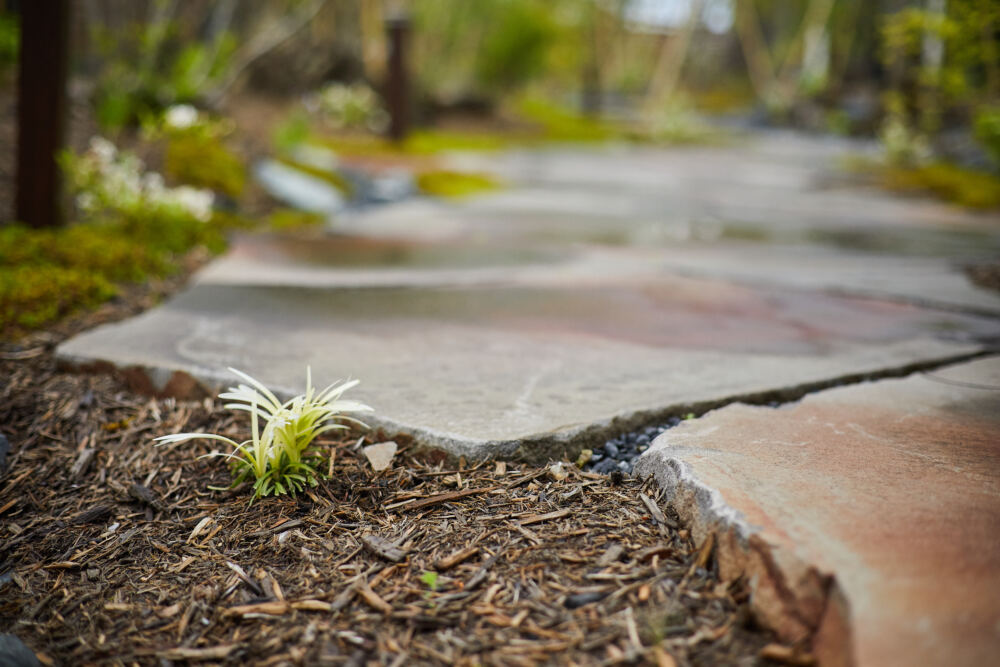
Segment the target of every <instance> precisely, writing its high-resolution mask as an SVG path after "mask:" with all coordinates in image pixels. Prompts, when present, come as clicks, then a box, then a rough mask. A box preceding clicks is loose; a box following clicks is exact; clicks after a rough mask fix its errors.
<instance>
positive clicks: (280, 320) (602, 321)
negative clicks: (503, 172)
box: [59, 277, 992, 458]
mask: <svg viewBox="0 0 1000 667" xmlns="http://www.w3.org/2000/svg"><path fill="white" fill-rule="evenodd" d="M980 327H986V328H990V327H992V322H989V321H980V320H979V319H977V318H970V317H965V316H960V315H957V314H951V313H944V312H928V311H924V310H921V309H918V308H914V307H912V306H906V305H900V304H892V303H883V302H876V301H869V300H861V299H849V298H843V297H836V296H829V295H822V294H812V293H802V292H796V291H776V290H773V289H772V290H768V291H766V292H761V291H756V290H753V289H750V288H745V287H740V286H736V285H732V284H728V283H720V282H714V281H704V280H693V279H682V278H671V277H664V278H661V279H660V280H659V281H657V282H655V283H645V282H639V283H633V284H628V285H611V286H608V285H604V286H600V285H597V286H589V287H582V286H577V287H536V288H529V287H472V288H458V287H454V288H426V287H425V288H420V289H407V288H386V289H309V288H292V287H287V286H284V287H272V286H263V287H261V286H232V285H212V284H206V283H200V284H198V285H196V286H195V287H194V288H192V289H191V290H190V291H188V292H187V293H185V294H182V295H180V296H179V297H177V298H175V299H174V300H173V301H171V302H170V303H168V304H166V305H164V306H162V307H160V308H158V309H155V310H153V311H149V312H147V313H145V314H143V315H140V316H139V317H136V318H134V319H131V320H128V321H126V322H123V323H118V324H112V325H108V326H103V327H99V328H97V329H94V330H93V331H90V332H87V333H85V334H83V335H81V336H78V337H77V338H75V339H73V340H70V341H69V342H67V343H65V344H63V345H62V346H61V347H60V350H59V352H60V354H61V355H62V357H63V359H65V360H69V361H73V362H77V363H81V364H87V363H93V361H94V360H99V361H107V362H114V363H115V364H116V365H118V366H119V367H125V368H128V367H137V368H138V369H152V370H153V372H154V373H155V374H158V376H159V377H160V378H161V381H163V382H166V381H168V378H174V372H176V371H183V372H184V373H187V374H188V375H190V376H191V377H193V378H195V379H197V380H199V381H201V382H202V383H203V384H204V385H205V387H206V391H207V392H211V391H214V390H215V389H216V388H218V387H219V386H220V385H221V384H223V383H225V382H228V381H230V377H229V374H228V373H227V371H226V369H227V368H228V367H235V368H238V369H240V370H242V371H245V372H247V373H250V374H251V375H252V376H254V377H255V378H257V379H259V380H260V381H262V382H264V383H265V384H267V385H268V386H271V387H273V388H275V389H276V390H278V391H281V392H283V393H285V394H293V393H297V392H299V391H301V390H302V387H301V386H300V385H301V383H302V371H303V369H304V368H305V367H306V366H307V365H308V366H311V367H312V371H313V377H315V378H317V381H318V382H320V383H327V382H332V381H334V380H337V379H345V378H348V377H350V378H360V379H361V380H362V384H361V385H360V386H359V387H358V388H357V389H355V390H352V393H354V395H355V397H356V398H358V399H359V400H362V401H365V402H367V403H368V404H369V405H372V407H374V408H375V416H374V417H373V418H370V419H368V421H371V422H374V423H375V424H378V425H380V426H383V427H385V428H386V429H389V430H399V431H402V432H404V433H408V434H411V435H413V436H416V437H418V438H420V439H421V440H422V441H424V442H425V443H427V444H430V445H433V446H437V447H441V448H443V449H445V450H448V451H449V452H451V453H453V454H455V455H465V456H468V457H471V458H482V457H485V456H491V455H507V456H509V455H512V454H514V453H515V452H517V451H518V450H519V449H522V448H523V447H528V448H529V449H530V448H532V447H534V448H536V450H537V451H534V452H528V451H526V450H522V451H521V452H520V453H521V454H525V453H530V454H533V455H534V457H535V458H546V457H548V456H552V455H556V456H558V455H560V454H562V453H564V452H567V453H568V454H569V455H575V452H576V451H578V450H579V449H580V448H582V447H584V446H587V445H588V444H593V443H594V442H596V440H597V439H598V438H600V437H604V436H606V435H608V434H609V433H613V432H615V431H617V430H622V429H627V428H629V427H632V426H636V425H638V424H639V423H641V422H643V421H647V422H648V421H649V420H651V419H653V418H656V417H658V416H665V415H668V414H677V413H684V412H687V411H688V410H691V409H698V406H700V407H701V408H706V407H710V406H714V405H718V404H719V403H721V402H724V401H727V400H732V399H734V398H739V397H743V398H752V397H754V396H759V395H766V394H770V393H775V394H778V395H785V396H787V395H793V396H794V395H795V394H796V392H801V391H804V390H805V389H807V388H810V387H814V386H822V385H824V384H827V383H829V382H831V381H835V380H838V379H844V378H850V377H852V376H864V375H868V374H877V373H880V372H884V371H886V370H890V369H905V368H908V367H912V366H915V365H920V364H924V363H928V362H936V361H941V360H946V359H950V358H956V357H961V356H963V355H968V354H971V353H974V352H975V351H977V350H978V349H979V348H978V346H977V345H975V344H970V343H966V342H962V340H961V339H960V338H959V339H958V340H942V339H939V338H938V336H939V335H940V331H941V330H942V329H944V330H950V331H951V332H952V333H955V332H962V331H965V332H974V331H975V330H976V329H978V328H980ZM132 374H133V375H135V376H138V377H140V379H141V375H142V374H141V373H140V372H138V370H134V371H133V373H132ZM174 381H175V382H176V380H175V379H174ZM151 382H152V383H153V384H154V385H155V384H156V383H157V380H156V379H155V378H153V379H152V380H151ZM138 386H142V382H141V381H140V385H138Z"/></svg>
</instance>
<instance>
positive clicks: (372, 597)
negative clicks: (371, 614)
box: [358, 582, 392, 614]
mask: <svg viewBox="0 0 1000 667" xmlns="http://www.w3.org/2000/svg"><path fill="white" fill-rule="evenodd" d="M358 595H360V596H361V599H362V600H364V601H365V604H367V605H368V606H369V607H371V608H372V609H374V610H375V611H380V612H382V613H383V614H391V613H392V605H390V604H389V603H388V602H386V601H385V600H383V599H382V598H380V597H379V596H378V594H377V593H375V591H373V590H372V589H371V587H370V586H369V585H368V583H367V582H364V583H361V584H359V585H358Z"/></svg>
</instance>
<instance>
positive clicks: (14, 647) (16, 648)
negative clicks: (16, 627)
mask: <svg viewBox="0 0 1000 667" xmlns="http://www.w3.org/2000/svg"><path fill="white" fill-rule="evenodd" d="M0 665H5V666H9V667H36V666H37V667H41V663H40V662H39V661H38V658H36V657H35V654H34V653H32V652H31V649H30V648H28V647H27V646H25V644H24V642H22V641H21V640H20V639H19V638H18V637H16V636H15V635H8V634H2V635H0Z"/></svg>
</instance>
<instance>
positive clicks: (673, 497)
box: [635, 432, 856, 667]
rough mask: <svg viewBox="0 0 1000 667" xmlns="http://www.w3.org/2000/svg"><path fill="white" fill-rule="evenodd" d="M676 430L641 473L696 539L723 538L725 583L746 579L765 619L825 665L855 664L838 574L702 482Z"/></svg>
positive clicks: (720, 552)
mask: <svg viewBox="0 0 1000 667" xmlns="http://www.w3.org/2000/svg"><path fill="white" fill-rule="evenodd" d="M669 438H670V434H669V432H668V433H666V434H664V435H661V436H660V438H658V439H657V441H656V442H654V448H653V449H650V450H649V451H648V452H646V453H645V454H643V455H642V456H641V457H640V458H639V460H638V461H637V462H636V466H635V474H636V475H637V476H639V477H653V478H654V479H655V480H656V482H657V483H658V484H659V486H660V487H661V488H662V489H663V491H664V493H665V500H666V502H667V503H668V504H669V505H670V507H672V508H673V509H674V511H675V512H676V513H677V515H678V516H679V517H680V519H681V520H682V521H684V522H685V523H687V524H688V525H689V526H690V527H691V533H692V538H693V539H694V540H695V542H696V543H702V542H704V541H705V540H707V539H709V538H713V537H714V540H715V558H716V562H717V563H718V568H719V577H720V578H721V579H722V580H723V581H731V580H733V579H736V578H739V577H744V578H745V579H746V581H747V582H748V583H749V585H750V591H751V597H750V606H751V609H752V610H753V612H754V615H755V616H756V618H757V620H758V621H759V622H760V623H761V624H762V625H763V626H765V627H767V628H768V629H770V630H772V631H773V632H774V633H775V634H777V635H778V637H779V638H780V639H781V640H782V641H784V642H788V643H792V644H795V645H797V646H801V647H808V649H809V650H810V651H811V653H812V654H813V655H814V656H815V658H816V660H817V663H818V664H819V665H820V667H854V666H855V664H856V659H855V655H854V649H853V639H852V630H851V618H850V607H849V604H848V601H847V598H846V596H845V595H844V593H843V591H842V590H841V588H840V587H839V585H838V584H837V581H836V578H835V577H834V575H833V574H832V573H830V572H824V571H822V570H821V569H820V568H817V567H816V566H814V565H812V564H810V563H807V562H804V561H802V560H801V559H800V558H799V557H797V556H796V555H795V554H793V553H791V551H790V550H789V549H788V548H785V547H782V546H780V545H776V544H772V543H770V542H768V540H767V539H766V536H765V535H764V534H763V532H762V531H761V530H760V529H759V528H757V527H756V526H753V525H751V524H750V523H749V522H748V521H747V520H746V518H745V517H744V516H743V514H742V513H741V512H740V511H739V510H737V509H736V508H734V507H732V506H730V505H728V504H727V503H726V502H725V500H724V499H723V497H722V495H721V494H720V493H719V492H718V491H717V490H716V489H714V488H712V487H710V486H708V485H707V484H705V483H704V482H702V481H701V480H700V479H699V478H698V477H697V475H696V474H695V473H694V472H693V471H692V469H691V467H690V466H689V465H688V464H687V463H686V462H685V461H684V460H683V458H682V454H681V453H680V452H681V450H680V448H677V449H676V450H673V452H672V451H671V450H672V447H671V445H670V443H669Z"/></svg>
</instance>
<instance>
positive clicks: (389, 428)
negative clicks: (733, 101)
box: [56, 343, 985, 464]
mask: <svg viewBox="0 0 1000 667" xmlns="http://www.w3.org/2000/svg"><path fill="white" fill-rule="evenodd" d="M984 353H985V352H984V351H983V350H982V349H979V348H975V347H966V348H965V349H964V350H962V351H956V352H955V353H953V354H948V355H939V356H935V357H934V358H930V359H924V360H921V361H914V362H909V363H904V364H897V365H893V366H888V367H885V368H879V369H878V370H869V371H863V372H855V373H845V374H843V375H837V376H831V377H828V378H824V379H821V380H816V381H809V382H803V383H799V384H794V385H784V386H780V385H779V386H774V387H770V388H767V389H763V390H755V391H750V392H744V393H738V394H730V395H725V396H720V397H718V398H712V399H710V400H700V401H693V402H674V403H669V404H665V405H661V406H655V407H646V408H642V409H635V410H627V411H623V412H619V413H616V414H613V415H609V416H604V417H595V419H594V420H593V421H591V422H588V423H574V424H566V425H565V426H562V427H558V428H557V429H554V430H549V431H543V432H538V433H528V434H519V435H516V436H512V437H510V438H508V439H504V440H482V439H472V438H468V437H463V436H462V435H460V434H456V433H448V432H444V431H439V430H435V429H428V428H422V427H417V426H413V425H410V424H406V423H404V422H401V421H397V420H395V419H392V418H391V417H387V416H384V415H380V414H379V413H378V406H377V405H375V406H374V407H375V412H374V413H369V414H366V415H364V417H363V421H364V422H365V423H366V424H367V425H368V426H369V427H370V428H371V431H372V432H376V431H379V430H381V431H382V432H383V433H385V434H386V436H387V437H390V438H391V437H395V436H398V435H402V436H404V437H409V438H412V439H413V441H414V443H413V444H414V447H415V450H417V451H421V450H436V451H438V452H440V453H443V454H444V455H445V456H447V457H448V458H449V459H457V458H459V457H462V456H464V457H466V459H468V460H473V461H479V460H483V459H503V460H508V461H523V462H526V463H531V464H544V463H547V462H549V461H553V460H562V459H565V460H570V461H573V460H575V459H576V458H577V457H578V456H579V454H580V452H581V451H582V450H584V449H593V448H595V447H597V446H599V445H601V444H603V443H604V442H605V441H607V440H608V439H610V438H613V437H616V436H618V435H620V434H622V433H627V432H630V431H635V430H638V429H641V428H643V427H646V426H649V425H653V424H661V423H665V422H666V421H667V420H668V419H669V418H670V417H676V416H684V415H688V414H694V415H702V414H704V413H706V412H708V411H710V410H714V409H716V408H721V407H724V406H726V405H729V404H731V403H746V404H751V405H753V404H766V403H770V402H775V401H776V402H780V403H785V402H788V401H794V400H798V399H799V398H802V397H803V396H805V395H806V394H809V393H812V392H815V391H819V390H822V389H827V388H830V387H835V386H839V385H843V384H853V383H856V382H861V381H866V380H872V379H877V378H887V377H901V376H905V375H909V374H911V373H914V372H917V371H921V370H926V369H929V368H935V367H938V366H941V365H945V364H951V363H956V362H960V361H965V360H968V359H974V358H976V357H979V356H981V355H983V354H984ZM56 358H57V361H58V364H59V366H60V367H61V368H63V369H65V370H70V371H75V372H82V373H101V374H111V375H114V376H115V377H117V378H118V379H119V381H121V382H122V383H124V384H125V386H127V387H128V388H129V389H130V390H131V391H134V392H136V393H139V394H142V395H145V396H151V397H155V398H161V399H162V398H174V399H177V400H186V401H199V400H203V399H205V398H211V397H215V396H217V395H218V394H219V393H220V392H221V391H223V390H224V389H225V388H227V387H229V386H230V385H231V384H233V383H235V381H236V378H235V377H234V376H233V375H232V374H231V373H229V372H228V371H225V370H222V371H220V370H214V369H210V368H206V367H204V366H198V365H193V364H192V365H182V364H172V366H171V367H170V368H167V367H155V366H144V365H137V364H116V363H114V362H112V361H110V360H106V359H94V358H92V357H87V356H78V355H75V354H73V353H70V352H67V351H66V349H65V343H64V344H62V345H60V346H59V347H58V348H57V349H56ZM269 389H271V390H272V391H273V392H274V394H275V395H276V396H278V398H279V399H281V400H287V399H289V398H291V397H292V396H295V395H296V394H297V393H298V392H299V391H300V390H299V389H295V388H291V387H283V386H280V385H271V386H269Z"/></svg>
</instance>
